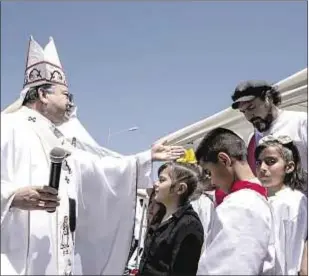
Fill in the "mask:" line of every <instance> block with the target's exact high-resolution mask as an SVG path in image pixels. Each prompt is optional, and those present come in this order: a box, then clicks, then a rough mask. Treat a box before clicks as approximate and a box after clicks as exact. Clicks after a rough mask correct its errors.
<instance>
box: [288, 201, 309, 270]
mask: <svg viewBox="0 0 309 276" xmlns="http://www.w3.org/2000/svg"><path fill="white" fill-rule="evenodd" d="M307 207H308V204H307V198H306V197H303V198H302V201H301V202H300V206H299V210H298V215H297V217H295V218H293V219H292V220H290V221H284V224H285V233H286V234H285V235H286V237H288V238H287V239H286V241H287V245H286V249H287V250H286V266H287V273H288V275H297V274H298V272H299V270H300V265H301V261H302V256H303V250H304V245H305V240H306V237H307V231H308V222H307V221H308V218H307Z"/></svg>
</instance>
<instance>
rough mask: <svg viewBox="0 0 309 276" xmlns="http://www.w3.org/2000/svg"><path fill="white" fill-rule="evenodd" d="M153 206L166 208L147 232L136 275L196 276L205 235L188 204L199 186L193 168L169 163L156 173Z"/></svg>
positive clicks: (195, 168) (195, 169)
mask: <svg viewBox="0 0 309 276" xmlns="http://www.w3.org/2000/svg"><path fill="white" fill-rule="evenodd" d="M158 177H159V180H158V181H157V182H156V183H155V196H154V199H155V201H156V202H158V203H161V204H163V205H164V207H165V212H164V215H163V217H162V216H161V218H160V220H157V219H156V218H158V217H156V218H155V217H154V218H153V219H152V223H150V226H149V228H148V232H147V235H146V239H145V244H144V252H143V255H142V258H141V263H140V267H139V275H147V276H148V275H149V276H151V275H160V276H164V275H179V274H182V275H196V271H197V267H198V261H199V258H200V254H201V248H202V245H203V241H204V231H203V226H202V224H201V221H200V219H199V217H198V215H197V213H196V212H195V211H194V210H193V208H192V206H191V204H190V203H189V197H190V196H191V195H192V193H193V192H194V190H195V189H196V186H197V184H198V182H199V170H198V168H197V166H196V165H192V164H183V163H177V162H169V163H166V164H163V165H162V166H161V167H160V168H159V170H158Z"/></svg>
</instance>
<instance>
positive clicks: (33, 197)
mask: <svg viewBox="0 0 309 276" xmlns="http://www.w3.org/2000/svg"><path fill="white" fill-rule="evenodd" d="M57 195H58V191H57V190H56V189H54V188H52V187H49V186H43V187H42V186H29V187H23V188H20V189H18V190H16V192H15V195H14V198H13V201H12V203H11V207H13V208H18V209H22V210H28V211H31V210H45V211H51V212H53V211H55V209H56V207H57V206H59V201H60V198H59V197H58V196H57Z"/></svg>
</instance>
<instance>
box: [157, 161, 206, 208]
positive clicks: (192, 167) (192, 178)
mask: <svg viewBox="0 0 309 276" xmlns="http://www.w3.org/2000/svg"><path fill="white" fill-rule="evenodd" d="M166 168H170V169H171V170H170V172H169V176H170V178H171V180H172V185H171V190H173V189H174V187H175V185H176V183H180V182H184V183H186V184H187V190H186V192H185V193H184V194H182V197H181V198H180V205H184V204H185V203H186V202H187V201H189V198H190V196H191V195H192V194H193V192H194V191H195V189H196V187H197V185H198V183H199V181H200V179H201V171H200V169H199V167H198V166H197V165H196V164H189V163H177V162H175V161H172V162H167V163H165V164H163V165H162V166H161V167H160V168H159V169H158V176H160V174H161V172H162V171H163V170H165V169H166Z"/></svg>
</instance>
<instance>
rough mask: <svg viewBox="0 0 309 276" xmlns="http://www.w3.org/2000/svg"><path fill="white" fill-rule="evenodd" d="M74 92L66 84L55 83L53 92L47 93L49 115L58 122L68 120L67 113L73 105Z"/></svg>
mask: <svg viewBox="0 0 309 276" xmlns="http://www.w3.org/2000/svg"><path fill="white" fill-rule="evenodd" d="M73 106H74V105H73V102H72V94H70V93H69V91H68V88H67V87H65V86H64V85H54V87H53V92H52V93H47V94H46V108H45V111H46V112H47V113H48V117H49V118H50V119H51V121H52V122H53V123H54V124H56V125H59V124H62V123H63V122H65V121H67V119H68V116H67V114H68V113H69V112H70V110H71V109H72V107H73Z"/></svg>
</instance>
